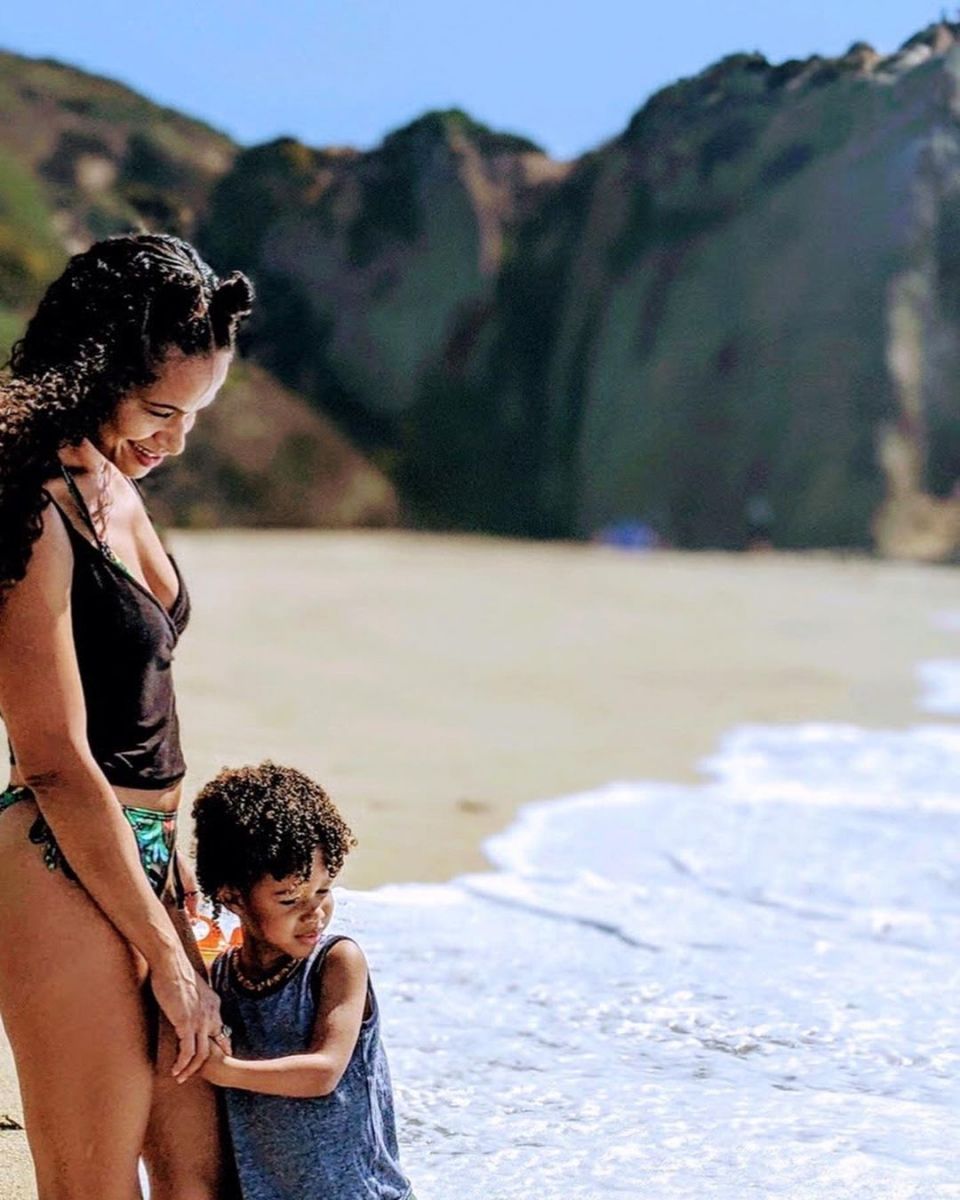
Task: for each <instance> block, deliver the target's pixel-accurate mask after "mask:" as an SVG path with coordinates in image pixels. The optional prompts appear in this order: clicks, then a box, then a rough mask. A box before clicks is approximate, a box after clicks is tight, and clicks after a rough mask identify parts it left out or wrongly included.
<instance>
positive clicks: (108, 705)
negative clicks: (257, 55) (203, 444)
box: [0, 234, 252, 1200]
mask: <svg viewBox="0 0 960 1200" xmlns="http://www.w3.org/2000/svg"><path fill="white" fill-rule="evenodd" d="M251 301H252V289H251V286H250V283H249V281H248V280H247V279H245V278H244V276H242V275H240V274H238V273H237V274H234V275H231V276H230V277H229V278H228V279H226V280H223V281H220V280H218V279H217V278H216V276H214V274H213V273H212V272H211V270H210V268H209V267H208V266H206V264H205V263H204V262H203V261H202V260H201V259H200V258H199V257H198V255H197V254H196V252H195V251H194V250H193V248H192V247H191V246H189V245H188V244H186V243H185V242H182V241H180V240H179V239H176V238H172V237H165V236H161V235H146V234H145V235H137V236H130V237H120V238H111V239H109V240H107V241H104V242H99V243H97V244H96V245H95V246H93V247H92V248H91V249H90V250H88V251H87V252H86V253H84V254H80V255H77V256H76V257H74V258H73V259H71V261H70V263H69V265H68V266H67V268H66V270H65V271H64V273H63V275H62V276H61V277H60V278H59V279H57V280H56V281H55V282H54V283H53V284H52V285H51V286H50V288H49V290H48V291H47V293H46V295H45V296H44V298H43V300H42V301H41V303H40V306H39V308H38V310H37V313H36V316H35V317H34V318H33V320H32V321H31V322H30V324H29V326H28V327H27V331H26V333H25V335H24V337H23V339H22V340H21V341H20V342H19V343H18V344H17V345H16V346H15V347H14V350H13V354H12V358H11V365H10V372H9V377H8V378H6V379H5V380H4V381H3V382H2V384H0V530H2V531H3V540H2V542H0V713H2V714H3V720H4V723H5V724H6V727H7V733H8V735H9V739H10V743H11V761H12V764H13V766H12V774H11V785H10V787H8V788H7V790H6V791H5V792H4V793H2V796H0V861H2V868H0V1015H2V1018H3V1022H4V1025H5V1027H6V1031H7V1034H8V1036H9V1038H10V1043H11V1045H12V1047H13V1053H14V1056H15V1059H16V1064H17V1073H18V1077H19V1081H20V1088H21V1092H22V1096H23V1105H24V1113H25V1117H26V1128H27V1136H28V1139H29V1142H30V1149H31V1152H32V1154H33V1159H34V1166H35V1170H36V1174H37V1183H38V1190H39V1195H40V1197H41V1200H56V1198H59V1197H64V1198H66V1197H69V1198H70V1200H87V1198H88V1197H90V1198H93V1197H96V1200H114V1198H116V1200H121V1198H122V1200H131V1197H134V1196H138V1195H139V1191H138V1184H137V1159H138V1157H139V1156H140V1155H142V1156H143V1157H144V1159H145V1161H146V1164H147V1170H148V1174H149V1176H150V1182H151V1197H152V1200H212V1198H213V1197H218V1196H220V1195H222V1194H223V1193H224V1187H225V1185H224V1183H223V1180H222V1176H221V1164H220V1143H219V1132H218V1122H217V1110H216V1106H215V1102H214V1097H213V1093H212V1089H211V1088H210V1087H209V1085H207V1084H206V1083H205V1082H204V1081H203V1080H202V1079H201V1078H200V1077H199V1076H198V1075H197V1074H196V1072H197V1071H198V1069H199V1068H200V1067H201V1066H202V1064H203V1062H204V1061H205V1059H206V1057H207V1055H208V1053H209V1044H210V1039H211V1038H213V1039H215V1040H216V1039H218V1038H219V1039H220V1041H221V1043H222V1044H223V1045H224V1046H225V1045H227V1041H226V1033H225V1031H224V1028H223V1026H222V1025H221V1021H220V1015H219V1006H218V1002H217V999H216V996H215V995H214V993H213V992H212V991H211V990H210V989H209V987H208V986H207V982H206V979H205V978H204V977H203V976H202V975H201V974H200V971H202V965H201V964H199V962H198V959H197V957H196V951H195V947H192V939H191V938H190V934H189V926H188V922H187V920H186V918H185V916H184V914H183V912H182V909H181V908H179V907H178V900H179V901H181V902H182V895H183V889H182V885H180V884H179V880H180V878H182V875H181V871H180V870H179V869H178V863H177V857H176V853H175V850H174V837H175V828H176V818H175V814H176V812H177V806H178V804H179V802H180V780H181V778H182V776H183V773H184V763H183V759H182V756H181V752H180V742H179V736H178V727H177V717H176V708H175V704H174V697H173V690H172V684H171V676H170V663H171V659H172V656H173V650H174V647H175V645H176V642H177V639H178V637H179V634H180V632H181V630H182V629H183V626H184V625H185V624H186V621H187V616H188V609H189V602H188V599H187V592H186V587H185V584H184V582H183V580H182V579H181V578H180V574H179V572H178V570H177V567H176V564H175V563H174V561H173V559H172V558H170V557H169V556H168V555H167V553H166V552H165V550H164V548H163V546H162V545H161V543H160V540H159V538H158V536H157V534H156V532H155V531H154V529H153V527H152V525H151V523H150V521H149V518H148V517H147V514H146V511H145V509H144V506H143V502H142V500H141V498H140V494H139V492H138V489H137V485H136V480H138V479H141V478H143V477H144V476H145V475H147V474H148V473H149V472H150V471H152V470H153V469H154V467H156V466H158V465H159V464H160V463H161V462H162V461H163V460H164V459H165V458H166V457H167V456H168V455H174V454H179V453H180V452H181V451H182V449H183V446H184V441H185V439H186V437H187V434H188V433H189V432H190V430H191V428H192V427H193V424H194V422H195V420H196V419H197V415H198V413H200V411H201V410H202V409H204V408H205V407H206V406H207V405H208V404H210V403H211V402H212V401H213V399H214V397H215V396H216V393H217V390H218V388H219V387H220V385H221V384H222V383H223V380H224V377H225V376H226V373H227V369H228V366H229V364H230V359H231V356H232V353H233V348H234V341H235V336H236V330H237V326H238V324H239V322H240V320H241V319H242V318H243V317H245V316H246V315H247V314H248V313H249V311H250V305H251ZM178 892H179V896H178V894H177V893H178ZM191 948H192V953H191ZM198 966H199V968H200V970H199V971H198V969H197V967H198Z"/></svg>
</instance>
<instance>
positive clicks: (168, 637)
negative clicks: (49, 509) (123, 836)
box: [50, 472, 190, 789]
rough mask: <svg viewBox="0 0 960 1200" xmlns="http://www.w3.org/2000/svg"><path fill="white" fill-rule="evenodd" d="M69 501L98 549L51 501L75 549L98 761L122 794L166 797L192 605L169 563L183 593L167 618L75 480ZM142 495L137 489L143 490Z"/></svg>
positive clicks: (83, 675) (74, 592)
mask: <svg viewBox="0 0 960 1200" xmlns="http://www.w3.org/2000/svg"><path fill="white" fill-rule="evenodd" d="M65 475H66V478H67V483H68V486H69V487H70V491H71V495H72V496H73V499H74V502H75V503H76V505H77V507H78V509H79V510H80V512H81V514H82V515H83V518H84V521H85V523H86V524H87V526H88V527H89V529H90V531H91V533H92V535H93V536H94V538H96V539H97V544H96V545H94V544H93V543H92V542H90V541H89V539H88V538H86V537H85V536H84V535H83V534H82V533H80V531H79V530H78V529H77V528H76V526H75V525H74V524H73V522H72V521H71V520H70V518H69V517H68V516H67V514H66V513H65V512H64V511H63V509H62V508H61V507H60V505H59V504H57V502H56V500H54V499H53V497H52V496H51V497H50V502H51V503H52V504H53V505H54V507H55V508H56V509H57V511H58V512H59V514H60V516H61V518H62V519H63V523H64V525H65V526H66V528H67V532H68V534H69V535H70V543H71V545H72V547H73V556H74V565H73V582H72V585H71V589H70V605H71V610H72V614H71V615H72V619H73V641H74V646H75V648H76V654H77V665H78V667H79V669H80V680H81V683H82V685H83V697H84V701H85V702H86V709H87V739H88V742H89V745H90V750H91V752H92V754H93V757H94V759H95V760H96V761H97V763H98V764H99V766H100V768H101V769H102V771H103V773H104V775H105V776H106V777H107V779H108V780H109V782H110V783H112V784H114V785H115V786H116V787H128V788H150V789H160V788H166V787H169V786H171V784H174V783H176V782H177V781H178V780H180V779H182V778H183V775H184V773H185V771H186V764H185V763H184V761H183V753H182V751H181V748H180V726H179V722H178V720H177V707H176V700H175V697H174V690H173V676H172V673H171V666H172V663H173V654H174V650H175V648H176V645H177V642H178V641H179V639H180V634H181V633H182V632H183V630H184V629H185V628H186V624H187V621H188V620H189V617H190V598H189V596H188V594H187V588H186V584H185V583H184V581H183V577H182V576H181V574H180V569H179V567H178V566H177V564H176V562H175V561H174V559H173V557H172V556H170V562H171V564H172V565H173V569H174V571H175V572H176V576H177V583H178V585H179V586H178V590H177V598H176V600H175V601H174V603H173V607H172V608H171V609H170V610H169V611H168V610H167V609H166V608H164V606H163V605H162V604H161V603H160V601H159V600H158V599H157V598H156V596H154V595H153V593H152V592H150V591H148V589H147V588H145V587H144V586H143V584H142V583H140V582H139V580H137V579H135V578H134V577H133V576H132V575H131V574H130V573H129V571H128V570H127V569H126V567H124V566H123V564H122V563H121V562H120V560H119V559H118V558H116V556H115V555H114V554H113V552H112V551H111V550H110V549H109V547H107V546H105V545H104V543H102V542H101V541H100V539H99V536H98V534H97V531H96V527H95V526H94V523H93V520H92V518H91V516H90V513H89V511H88V509H87V506H86V504H85V503H84V500H83V497H82V496H81V495H80V491H79V489H78V488H77V487H76V484H75V483H74V482H73V480H72V478H70V476H69V475H68V474H67V473H66V472H65ZM137 490H138V491H139V489H137Z"/></svg>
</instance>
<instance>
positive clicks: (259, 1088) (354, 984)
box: [200, 939, 367, 1097]
mask: <svg viewBox="0 0 960 1200" xmlns="http://www.w3.org/2000/svg"><path fill="white" fill-rule="evenodd" d="M366 1002H367V963H366V959H365V958H364V957H363V951H362V950H361V949H360V947H359V946H358V945H357V944H356V942H351V941H347V940H346V939H345V940H344V941H340V942H337V944H336V945H335V946H332V947H331V948H330V950H329V951H328V952H327V956H326V961H325V962H324V964H323V988H322V990H321V992H320V1000H319V1004H318V1006H317V1017H316V1021H315V1022H314V1026H313V1038H312V1039H311V1042H310V1049H309V1050H307V1051H306V1052H305V1053H304V1054H291V1055H288V1056H287V1057H285V1058H264V1059H241V1058H233V1057H232V1056H230V1055H225V1054H223V1053H222V1052H221V1051H220V1049H219V1047H218V1046H217V1045H216V1043H215V1042H211V1043H210V1057H209V1058H208V1059H207V1062H206V1064H205V1066H204V1067H203V1069H202V1070H201V1072H200V1073H201V1075H203V1077H204V1078H205V1079H207V1080H209V1082H210V1083H215V1084H216V1085H217V1086H218V1087H232V1088H243V1089H244V1090H246V1091H248V1092H261V1093H262V1094H263V1095H266V1096H298V1097H309V1096H329V1095H330V1093H331V1092H332V1091H333V1090H334V1088H335V1087H336V1086H337V1084H338V1083H339V1082H340V1080H341V1079H342V1077H343V1073H344V1071H345V1070H346V1069H347V1064H348V1063H349V1062H350V1057H351V1055H352V1054H353V1051H354V1047H355V1046H356V1044H357V1038H358V1037H359V1036H360V1026H361V1024H362V1023H363V1014H364V1009H365V1007H366Z"/></svg>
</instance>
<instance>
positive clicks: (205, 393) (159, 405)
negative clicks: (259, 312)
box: [94, 350, 233, 479]
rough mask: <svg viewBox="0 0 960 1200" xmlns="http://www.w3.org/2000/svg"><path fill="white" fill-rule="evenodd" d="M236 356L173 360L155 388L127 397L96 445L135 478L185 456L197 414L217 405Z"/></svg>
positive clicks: (178, 356) (176, 357)
mask: <svg viewBox="0 0 960 1200" xmlns="http://www.w3.org/2000/svg"><path fill="white" fill-rule="evenodd" d="M232 357H233V355H232V354H231V352H230V351H229V350H218V351H216V353H214V354H211V355H207V356H201V355H198V354H194V355H189V356H188V355H184V354H179V353H174V354H171V355H169V356H168V357H167V358H166V359H165V360H164V362H163V364H162V365H161V367H160V369H159V371H158V377H157V380H156V382H155V383H151V384H150V385H149V386H147V387H145V388H141V389H139V390H137V391H133V392H130V393H129V395H127V396H124V398H123V399H122V400H121V401H120V403H119V404H118V405H117V409H116V412H114V414H113V416H112V417H111V418H110V419H109V420H108V421H106V422H104V424H103V425H102V426H101V427H100V431H99V433H98V434H97V437H96V438H95V439H94V445H95V446H96V447H97V449H98V450H99V451H100V453H101V454H102V455H103V456H104V457H105V458H107V459H109V460H110V462H112V463H113V465H114V466H115V467H116V468H117V470H118V471H122V472H123V474H124V475H128V476H129V477H130V478H131V479H140V478H142V477H143V476H144V475H146V474H147V473H148V472H150V471H152V470H153V468H154V467H157V466H159V465H160V463H162V462H163V460H164V459H165V458H166V457H167V455H168V454H180V453H181V452H182V451H183V447H184V445H185V444H186V440H187V434H188V433H189V432H190V430H191V429H192V428H193V425H194V422H195V421H196V419H197V413H198V412H200V410H201V409H203V408H206V407H207V405H208V404H212V403H213V400H214V398H215V397H216V394H217V392H218V391H219V390H220V387H221V385H222V384H223V381H224V379H226V376H227V370H228V369H229V367H230V360H231V358H232Z"/></svg>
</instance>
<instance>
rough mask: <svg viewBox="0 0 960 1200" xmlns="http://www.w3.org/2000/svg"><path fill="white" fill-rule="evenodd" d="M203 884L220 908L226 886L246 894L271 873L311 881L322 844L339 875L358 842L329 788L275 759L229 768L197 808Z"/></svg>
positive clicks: (201, 797) (207, 789) (207, 787)
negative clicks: (218, 898)
mask: <svg viewBox="0 0 960 1200" xmlns="http://www.w3.org/2000/svg"><path fill="white" fill-rule="evenodd" d="M193 819H194V821H195V823H196V839H197V879H198V880H199V883H200V887H201V888H202V889H203V891H204V893H205V895H206V896H208V897H209V899H210V900H211V901H212V902H213V904H214V907H215V909H216V910H217V911H219V907H220V906H219V903H218V900H217V897H218V893H219V891H220V889H221V888H224V887H226V888H233V889H236V890H237V891H239V892H241V893H246V892H248V891H249V890H250V888H252V887H253V885H254V884H255V883H257V882H258V881H259V880H261V879H263V878H264V877H265V876H267V875H272V876H273V877H274V879H284V878H286V876H288V875H296V876H298V877H300V878H302V879H306V878H307V877H308V876H309V874H310V871H311V869H312V867H313V855H314V851H315V850H316V849H317V848H318V847H319V849H320V851H321V853H322V854H323V861H324V864H325V866H326V868H327V870H328V871H329V873H330V877H331V878H333V877H334V876H335V875H337V874H338V873H339V871H340V869H341V867H342V866H343V860H344V858H345V857H346V855H347V854H348V853H349V852H350V848H351V847H352V846H355V845H356V844H357V841H356V838H355V837H354V836H353V834H352V833H351V832H350V829H349V827H348V826H347V823H346V822H345V821H344V819H343V817H341V816H340V814H339V812H337V810H336V808H335V807H334V804H333V801H332V800H331V799H330V797H329V796H328V795H327V793H326V792H325V791H324V790H323V788H322V787H321V786H320V785H319V784H318V783H314V781H313V780H312V779H310V778H308V777H307V776H306V775H304V774H303V773H302V772H301V771H297V770H294V768H293V767H282V766H278V765H277V764H276V763H274V762H270V761H269V760H268V761H266V762H263V763H261V764H260V766H259V767H233V768H225V769H224V770H223V771H221V772H220V774H219V775H217V777H216V778H215V779H212V780H211V781H210V782H209V783H208V784H206V785H205V786H204V787H203V788H201V790H200V792H199V794H198V795H197V798H196V800H195V801H194V805H193Z"/></svg>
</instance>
